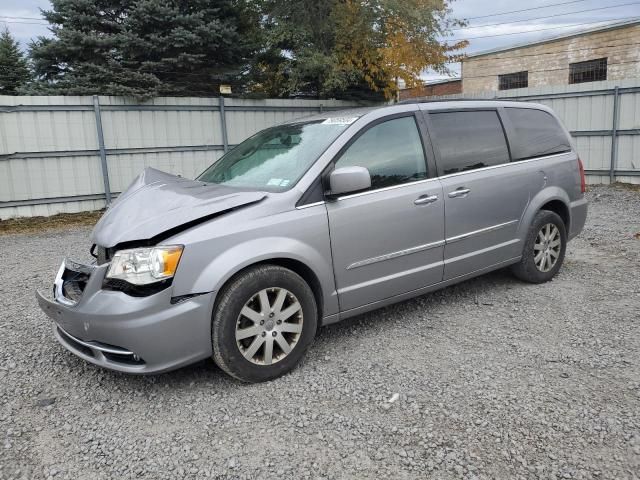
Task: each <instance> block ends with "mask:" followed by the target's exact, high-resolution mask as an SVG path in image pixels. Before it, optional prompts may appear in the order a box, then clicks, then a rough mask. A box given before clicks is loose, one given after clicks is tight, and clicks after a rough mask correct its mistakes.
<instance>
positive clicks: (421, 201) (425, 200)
mask: <svg viewBox="0 0 640 480" xmlns="http://www.w3.org/2000/svg"><path fill="white" fill-rule="evenodd" d="M437 201H438V195H421V196H419V197H418V198H416V199H415V200H414V201H413V203H415V204H416V205H428V204H430V203H433V202H437Z"/></svg>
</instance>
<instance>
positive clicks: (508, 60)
mask: <svg viewBox="0 0 640 480" xmlns="http://www.w3.org/2000/svg"><path fill="white" fill-rule="evenodd" d="M628 78H640V19H637V18H636V19H633V20H628V21H623V22H618V23H614V24H609V25H607V26H605V27H599V28H592V29H587V30H583V31H580V32H575V33H571V34H565V35H561V36H557V37H553V38H547V39H544V40H540V41H537V42H532V43H528V44H520V45H514V46H510V47H506V48H499V49H495V50H490V51H485V52H480V53H475V54H471V55H469V56H468V57H467V58H466V59H465V60H464V61H463V62H462V93H463V94H475V93H482V92H488V91H499V90H510V89H514V88H527V87H539V86H547V85H569V84H575V83H586V82H595V81H602V80H623V79H628Z"/></svg>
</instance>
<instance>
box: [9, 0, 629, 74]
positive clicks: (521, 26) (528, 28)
mask: <svg viewBox="0 0 640 480" xmlns="http://www.w3.org/2000/svg"><path fill="white" fill-rule="evenodd" d="M559 4H563V5H559ZM547 5H554V6H550V7H547V8H538V7H545V6H547ZM41 8H42V9H47V8H49V1H48V0H0V22H2V21H4V22H5V23H4V24H5V25H6V26H8V27H9V30H10V31H11V33H12V34H13V35H14V36H15V37H16V38H17V39H18V40H19V41H20V43H21V44H22V45H23V46H26V45H27V43H28V42H29V40H30V39H32V38H35V37H37V36H39V35H49V32H48V30H47V26H46V24H44V22H42V23H40V22H39V21H38V20H32V19H29V18H16V17H38V18H41V15H40V9H41ZM452 8H453V16H454V17H456V18H461V19H467V20H468V23H469V26H468V27H466V28H464V29H462V30H457V31H455V32H453V33H454V37H455V38H460V39H462V38H467V39H469V47H468V48H467V50H466V51H467V53H472V52H479V51H483V50H488V49H492V48H498V47H506V46H509V45H513V44H519V43H525V42H530V41H534V40H540V39H542V38H548V37H553V36H556V35H560V34H564V33H569V32H572V31H578V30H582V29H588V28H593V27H597V26H601V25H604V22H614V21H622V20H626V19H630V18H634V17H640V0H638V1H633V0H575V1H569V0H528V1H526V2H514V1H513V0H493V1H491V2H488V1H487V0H457V1H454V2H453V3H452ZM534 8H535V10H529V11H521V12H516V13H507V14H504V15H496V14H498V13H504V12H514V10H523V9H534ZM587 10H590V11H587ZM9 17H11V18H9ZM478 17H481V18H478ZM542 17H544V18H542ZM510 22H512V23H510ZM598 22H603V23H598ZM496 24H497V25H496ZM481 25H485V26H482V27H481ZM533 30H538V31H533ZM526 32H530V33H526ZM494 35H498V36H494ZM475 37H487V38H475ZM451 69H452V71H453V72H454V74H457V72H459V66H458V65H452V66H451ZM425 78H426V79H437V78H442V75H439V74H433V73H427V74H425Z"/></svg>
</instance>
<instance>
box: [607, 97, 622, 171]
mask: <svg viewBox="0 0 640 480" xmlns="http://www.w3.org/2000/svg"><path fill="white" fill-rule="evenodd" d="M619 107H620V92H619V91H618V87H615V88H614V90H613V122H612V127H611V163H610V164H609V183H613V182H614V181H615V179H616V165H617V163H618V158H617V157H618V117H619V115H618V109H619Z"/></svg>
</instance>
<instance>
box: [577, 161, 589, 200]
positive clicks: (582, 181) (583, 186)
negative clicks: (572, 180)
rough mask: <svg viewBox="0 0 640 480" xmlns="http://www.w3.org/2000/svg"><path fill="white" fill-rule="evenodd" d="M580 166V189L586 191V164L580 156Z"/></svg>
mask: <svg viewBox="0 0 640 480" xmlns="http://www.w3.org/2000/svg"><path fill="white" fill-rule="evenodd" d="M578 168H579V169H580V191H581V192H582V193H584V192H586V191H587V179H586V178H585V176H584V165H583V164H582V160H580V158H578Z"/></svg>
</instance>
